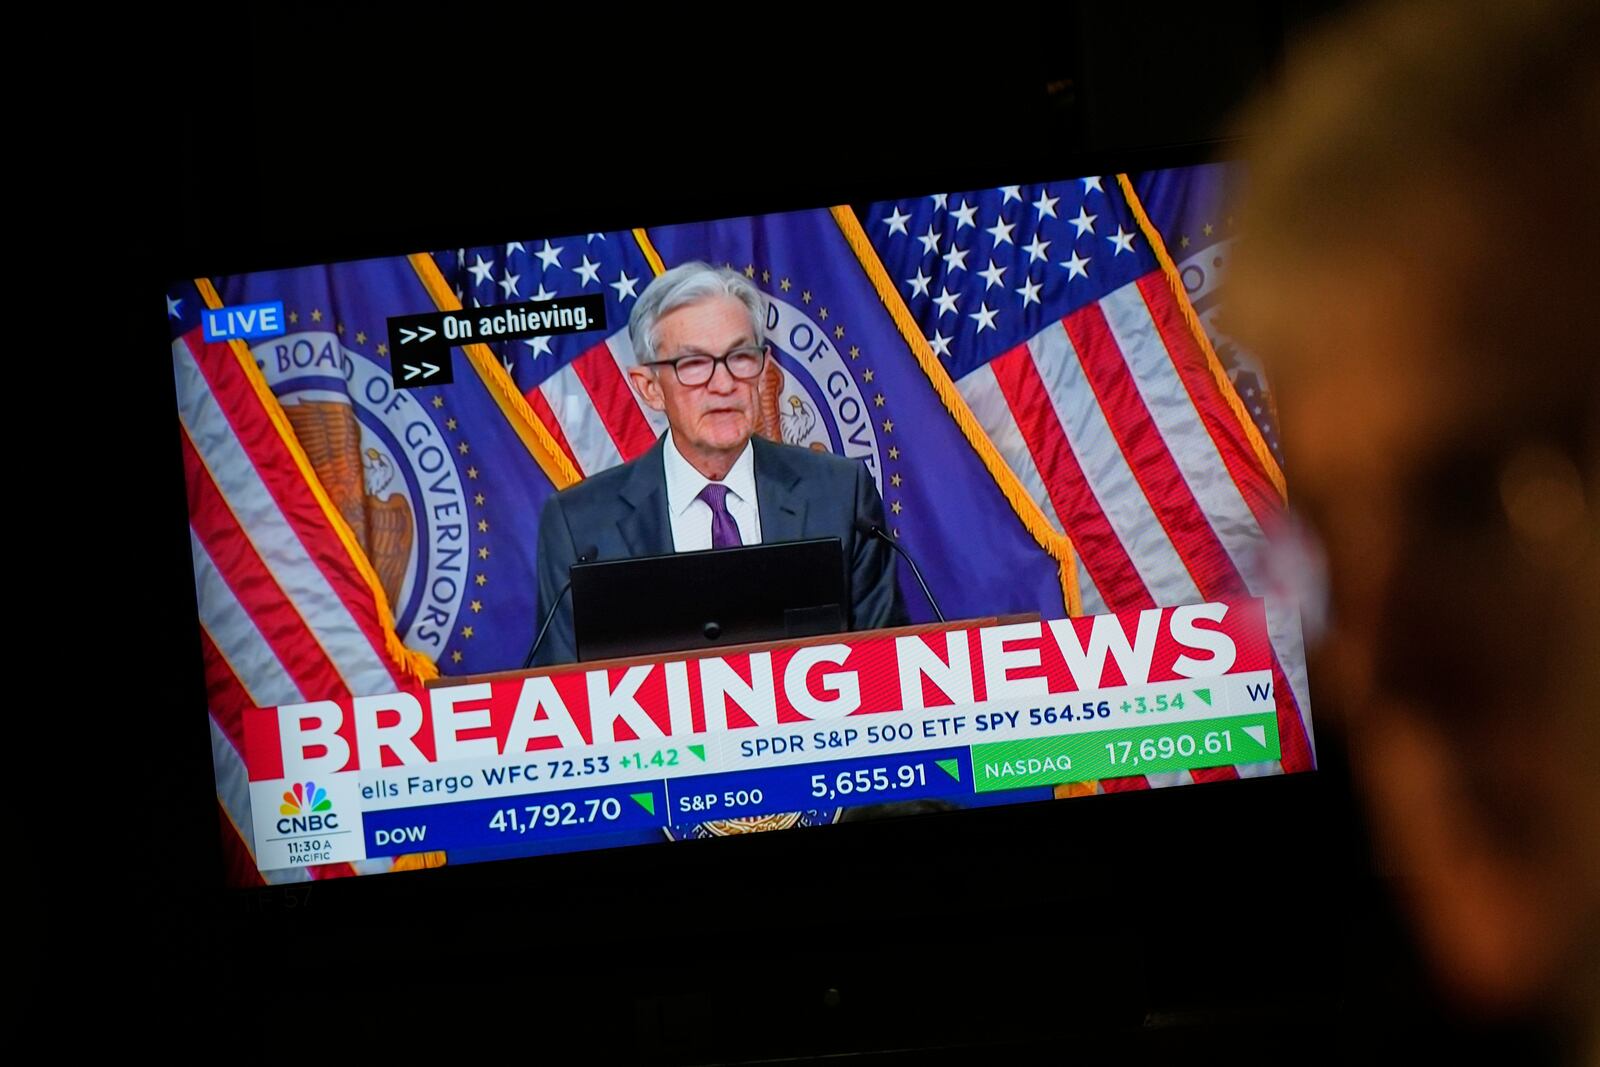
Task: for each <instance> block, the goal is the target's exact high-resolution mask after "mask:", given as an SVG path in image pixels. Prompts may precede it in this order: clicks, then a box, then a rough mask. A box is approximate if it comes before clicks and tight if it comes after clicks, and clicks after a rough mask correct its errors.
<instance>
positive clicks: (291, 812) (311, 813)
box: [278, 782, 339, 834]
mask: <svg viewBox="0 0 1600 1067" xmlns="http://www.w3.org/2000/svg"><path fill="white" fill-rule="evenodd" d="M278 814H279V815H282V816H283V818H281V819H279V820H278V832H279V833H280V834H304V833H321V832H324V831H327V830H337V829H338V828H339V817H338V815H337V814H335V813H334V810H333V801H331V800H329V799H328V791H327V790H326V789H323V788H321V787H320V786H318V785H317V783H315V782H296V783H294V786H293V787H292V788H290V789H285V790H284V791H283V803H282V804H279V805H278Z"/></svg>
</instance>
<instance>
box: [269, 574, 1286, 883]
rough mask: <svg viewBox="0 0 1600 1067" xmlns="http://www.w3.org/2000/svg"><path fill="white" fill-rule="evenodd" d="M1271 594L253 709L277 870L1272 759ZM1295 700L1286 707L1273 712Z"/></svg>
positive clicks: (525, 847)
mask: <svg viewBox="0 0 1600 1067" xmlns="http://www.w3.org/2000/svg"><path fill="white" fill-rule="evenodd" d="M1272 663H1273V660H1272V647H1271V644H1270V641H1269V637H1268V633H1267V622H1266V613H1265V607H1264V605H1263V602H1262V601H1260V600H1238V601H1225V602H1213V603H1202V604H1190V605H1184V606H1180V607H1168V608H1148V609H1145V610H1133V611H1125V612H1120V613H1117V614H1105V615H1094V616H1085V617H1080V618H1065V619H1049V620H1044V621H1031V622H1011V623H1001V624H995V625H968V626H962V625H959V624H958V625H956V626H955V627H954V628H950V629H945V630H938V631H934V632H919V633H909V634H908V633H904V632H884V633H876V634H874V633H865V634H852V635H843V636H840V637H837V638H833V639H826V638H825V639H821V641H820V642H817V641H813V642H812V643H800V642H796V643H793V644H785V645H783V646H781V647H775V648H772V649H770V650H766V651H749V652H739V653H733V652H729V653H727V654H722V655H702V654H694V655H688V654H681V655H677V656H657V657H648V658H642V659H640V660H639V661H637V662H628V663H625V664H623V665H620V666H617V665H610V666H599V667H594V668H590V669H584V668H583V667H581V666H575V667H566V668H559V669H555V670H552V671H546V672H536V673H531V674H529V675H528V676H526V677H518V678H510V679H498V680H493V681H480V682H466V683H463V684H452V685H440V686H437V687H435V688H431V689H428V688H422V687H416V688H409V689H402V690H399V691H397V692H392V693H385V694H380V695H375V696H362V697H355V698H352V699H343V700H317V701H310V702H307V703H298V704H286V705H283V706H280V707H272V708H258V709H254V710H251V711H249V712H247V713H246V714H245V717H244V732H245V750H246V751H245V756H246V763H247V767H248V770H249V777H250V792H251V808H252V811H253V812H254V813H255V815H254V827H253V829H254V834H255V843H256V852H255V855H256V859H257V864H258V866H259V867H260V869H261V870H263V871H269V870H279V869H284V868H303V867H308V866H311V865H315V864H322V863H337V862H344V861H352V860H363V859H369V858H374V857H382V856H395V855H400V854H404V853H416V852H422V851H433V850H462V852H461V856H459V857H456V856H455V853H454V852H452V856H453V857H455V858H472V859H489V858H494V857H497V856H511V855H524V854H529V853H531V852H538V851H566V850H576V849H583V848H597V847H605V845H607V844H608V843H620V840H613V841H608V835H618V837H619V838H620V837H625V836H627V835H629V834H632V835H633V838H631V839H637V834H638V833H639V832H640V831H642V830H644V831H657V832H659V831H663V830H664V831H666V832H667V833H668V834H672V833H673V831H674V830H675V829H688V828H690V827H692V826H694V825H697V824H701V823H704V822H705V821H706V820H708V819H729V818H740V817H749V816H761V815H770V814H771V813H774V812H790V813H794V812H799V811H801V810H802V809H819V808H821V809H839V808H848V807H854V806H860V805H878V804H884V803H889V802H899V801H909V800H928V799H945V800H951V801H963V800H964V801H968V802H970V801H971V800H972V799H973V798H974V797H975V796H977V795H980V794H990V793H996V792H1000V791H1004V790H1012V789H1023V788H1028V787H1037V786H1046V785H1055V784H1061V783H1073V782H1087V781H1094V780H1097V779H1114V778H1119V777H1125V776H1130V775H1150V774H1158V773H1161V772H1171V771H1178V770H1193V769H1198V768H1205V767H1221V766H1240V765H1250V764H1261V763H1267V762H1269V761H1274V760H1277V759H1278V758H1279V757H1280V749H1279V741H1278V738H1279V722H1280V719H1281V717H1283V716H1293V715H1297V714H1298V711H1297V710H1296V708H1295V706H1294V704H1293V702H1292V701H1291V700H1290V699H1289V698H1288V697H1287V696H1286V695H1283V694H1279V693H1277V692H1276V691H1275V690H1276V688H1277V687H1276V686H1275V685H1274V680H1273V671H1272ZM1280 696H1282V699H1281V700H1280Z"/></svg>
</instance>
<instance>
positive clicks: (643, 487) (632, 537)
mask: <svg viewBox="0 0 1600 1067" xmlns="http://www.w3.org/2000/svg"><path fill="white" fill-rule="evenodd" d="M665 442H666V438H665V437H664V436H663V437H659V438H657V439H656V443H655V444H654V445H652V446H651V448H650V450H649V451H648V452H646V453H645V454H644V455H643V456H641V457H639V462H637V463H635V464H634V465H633V470H632V472H631V473H630V474H629V476H628V480H627V481H626V482H624V483H623V484H622V489H621V491H620V492H619V493H618V496H620V497H621V498H622V500H623V501H624V502H625V503H626V504H627V505H628V508H627V510H626V511H624V512H623V514H622V515H620V516H619V517H618V518H617V531H618V533H620V534H621V535H622V542H623V544H625V545H627V546H628V551H629V552H630V553H631V554H632V555H634V556H664V555H666V554H668V553H669V552H671V551H672V524H671V521H670V520H669V519H668V517H667V475H666V468H665V466H664V465H663V462H662V458H661V454H662V449H663V448H665V447H666V445H665Z"/></svg>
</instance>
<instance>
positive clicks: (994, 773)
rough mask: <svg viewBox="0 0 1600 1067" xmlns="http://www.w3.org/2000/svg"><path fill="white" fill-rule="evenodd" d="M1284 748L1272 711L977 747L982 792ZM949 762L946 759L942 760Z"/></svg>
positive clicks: (1203, 763)
mask: <svg viewBox="0 0 1600 1067" xmlns="http://www.w3.org/2000/svg"><path fill="white" fill-rule="evenodd" d="M1280 755H1281V753H1280V751H1279V749H1278V719H1277V716H1276V715H1275V714H1273V713H1271V712H1262V713H1258V714H1255V715H1238V716H1230V717H1228V718H1224V719H1202V720H1200V721H1198V722H1176V723H1152V724H1149V725H1146V726H1133V727H1128V728H1126V729H1118V730H1095V731H1093V732H1091V733H1081V734H1063V735H1061V736H1059V737H1036V738H1032V739H1030V740H1027V741H1003V742H1000V743H998V744H992V745H973V746H972V776H973V779H974V780H973V788H974V789H975V790H976V791H977V792H979V793H993V792H998V791H999V790H1002V789H1023V788H1026V787H1028V786H1036V785H1055V784H1057V783H1059V782H1086V781H1089V780H1091V779H1095V778H1126V777H1128V776H1129V775H1135V774H1159V773H1161V772H1162V771H1182V770H1193V769H1194V768H1196V767H1222V766H1229V765H1232V764H1236V763H1260V762H1262V761H1263V760H1274V759H1277V758H1279V756H1280ZM941 762H942V761H941Z"/></svg>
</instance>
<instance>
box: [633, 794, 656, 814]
mask: <svg viewBox="0 0 1600 1067" xmlns="http://www.w3.org/2000/svg"><path fill="white" fill-rule="evenodd" d="M628 795H629V796H630V797H632V798H633V802H634V803H635V804H637V805H639V806H640V807H641V808H643V809H644V810H645V811H648V812H649V813H650V814H651V815H654V814H655V813H656V795H655V794H654V793H629V794H628Z"/></svg>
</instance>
